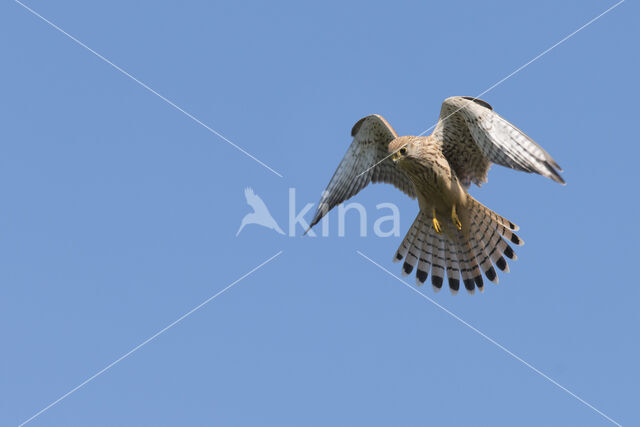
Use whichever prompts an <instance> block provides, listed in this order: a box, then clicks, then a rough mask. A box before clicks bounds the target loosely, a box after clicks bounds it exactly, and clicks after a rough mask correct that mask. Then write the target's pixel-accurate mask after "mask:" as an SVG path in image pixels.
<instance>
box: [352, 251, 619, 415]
mask: <svg viewBox="0 0 640 427" xmlns="http://www.w3.org/2000/svg"><path fill="white" fill-rule="evenodd" d="M356 252H357V253H358V255H360V256H361V257H363V258H365V259H366V260H367V261H369V262H371V263H372V264H374V265H375V266H377V267H378V268H379V269H381V270H382V271H384V272H385V273H387V274H388V275H390V276H392V277H393V278H395V279H396V280H398V281H399V282H400V283H402V284H403V285H405V286H406V287H407V288H409V289H411V290H412V291H414V292H415V293H417V294H418V295H420V296H421V297H423V298H424V299H426V300H427V301H429V302H430V303H431V304H433V305H435V306H436V307H438V308H439V309H441V310H442V311H444V312H445V313H447V314H448V315H449V316H451V317H453V318H454V319H456V320H457V321H458V322H460V323H462V324H463V325H465V326H466V327H468V328H469V329H471V330H472V331H473V332H475V333H477V334H478V335H480V336H481V337H482V338H484V339H486V340H487V341H489V342H490V343H491V344H493V345H495V346H496V347H498V348H499V349H500V350H502V351H504V352H505V353H507V354H508V355H509V356H511V357H513V358H514V359H516V360H517V361H519V362H520V363H522V364H523V365H525V366H526V367H528V368H529V369H531V370H532V371H534V372H535V373H537V374H538V375H540V376H541V377H543V378H544V379H546V380H548V381H549V382H551V383H552V384H554V385H555V386H557V387H558V388H560V389H562V390H564V391H566V392H567V393H568V394H570V395H571V396H573V397H574V398H576V399H577V400H579V401H580V402H582V403H583V404H584V405H586V406H588V407H589V408H591V409H593V410H594V411H595V412H597V413H598V414H600V415H602V416H603V417H604V418H606V419H607V420H609V421H611V422H612V423H613V424H615V425H617V426H619V427H622V426H621V424H620V423H618V422H617V421H615V420H613V419H612V418H610V417H609V416H608V415H606V414H605V413H604V412H602V411H600V410H599V409H598V408H596V407H595V406H593V405H591V404H590V403H589V402H587V401H585V400H584V399H582V398H581V397H580V396H578V395H577V394H575V393H573V392H572V391H571V390H569V389H568V388H566V387H564V386H563V385H562V384H560V383H559V382H557V381H556V380H554V379H553V378H551V377H549V376H548V375H546V374H545V373H544V372H542V371H540V370H539V369H537V368H536V367H535V366H533V365H531V364H530V363H529V362H527V361H526V360H524V359H522V358H521V357H519V356H518V355H516V354H515V353H513V352H512V351H511V350H509V349H508V348H506V347H505V346H503V345H502V344H500V343H499V342H497V341H496V340H494V339H493V338H491V337H489V336H487V335H486V334H484V333H483V332H482V331H480V330H479V329H477V328H476V327H474V326H472V325H471V324H469V323H467V322H465V321H464V320H462V319H461V318H460V317H459V316H457V315H456V314H454V313H453V312H451V311H449V310H448V309H446V308H445V307H443V306H442V305H440V304H438V303H437V302H436V301H435V300H433V299H432V298H429V297H428V296H427V295H425V294H424V293H422V292H420V291H419V290H418V289H416V288H415V287H414V286H411V285H410V284H409V283H407V282H405V281H404V280H402V279H401V278H400V277H398V276H396V275H395V274H393V273H392V272H390V271H389V270H387V269H386V268H384V267H383V266H381V265H380V264H378V263H377V262H375V261H374V260H372V259H371V258H369V257H368V256H366V255H365V254H363V253H362V252H360V251H356Z"/></svg>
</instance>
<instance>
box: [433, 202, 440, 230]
mask: <svg viewBox="0 0 640 427" xmlns="http://www.w3.org/2000/svg"><path fill="white" fill-rule="evenodd" d="M433 228H434V230H436V233H441V232H442V228H441V227H440V221H438V218H436V208H433Z"/></svg>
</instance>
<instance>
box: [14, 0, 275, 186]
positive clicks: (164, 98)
mask: <svg viewBox="0 0 640 427" xmlns="http://www.w3.org/2000/svg"><path fill="white" fill-rule="evenodd" d="M14 1H15V2H16V3H18V4H19V5H20V6H22V7H23V8H25V9H26V10H28V11H29V12H31V13H32V14H33V15H35V16H37V17H38V18H40V19H41V20H43V21H44V22H46V23H47V24H49V25H50V26H51V27H53V28H55V29H56V30H58V31H59V32H60V33H62V34H64V35H65V36H67V37H69V38H70V39H71V40H73V41H74V42H76V43H77V44H79V45H80V46H82V47H83V48H85V49H87V50H88V51H89V52H91V53H93V54H94V55H95V56H97V57H98V58H100V59H102V60H103V61H104V62H106V63H107V64H109V65H111V66H112V67H113V68H115V69H116V70H118V71H120V72H121V73H122V74H124V75H125V76H127V77H129V78H130V79H131V80H133V81H134V82H136V83H138V84H139V85H140V86H142V87H143V88H145V89H146V90H148V91H149V92H151V93H152V94H154V95H156V96H157V97H158V98H160V99H162V100H163V101H164V102H166V103H167V104H169V105H171V106H172V107H173V108H175V109H176V110H178V111H180V112H181V113H182V114H184V115H185V116H187V117H189V118H190V119H191V120H193V121H194V122H196V123H198V124H199V125H200V126H202V127H203V128H205V129H207V130H208V131H209V132H211V133H213V134H214V135H216V136H218V137H219V138H220V139H222V140H224V141H225V142H227V143H228V144H230V145H231V146H232V147H234V148H235V149H236V150H238V151H240V152H241V153H243V154H244V155H246V156H247V157H250V158H251V159H253V160H255V161H256V162H258V163H259V164H260V165H262V166H263V167H265V168H267V169H268V170H270V171H271V172H273V173H274V174H276V175H278V176H279V177H280V178H282V175H281V174H279V173H278V172H276V171H275V170H273V169H272V168H270V167H269V166H267V165H266V164H265V163H264V162H262V161H261V160H259V159H258V158H256V157H255V156H254V155H253V154H251V153H249V152H248V151H246V150H245V149H244V148H242V147H240V146H239V145H237V144H235V143H234V142H231V141H230V140H229V139H227V138H226V137H225V136H224V135H222V134H221V133H220V132H218V131H216V130H215V129H213V128H212V127H210V126H208V125H207V124H205V123H203V122H202V121H200V120H199V119H198V118H197V117H195V116H194V115H193V114H191V113H189V112H187V111H185V110H184V109H182V108H181V107H179V106H178V105H176V104H175V103H174V102H173V101H171V100H169V99H168V98H166V97H164V96H163V95H161V94H160V93H158V92H156V91H155V90H153V89H152V88H150V87H149V86H148V85H146V84H145V83H143V82H141V81H140V80H138V79H137V78H135V77H134V76H132V75H131V74H129V73H128V72H126V71H125V70H123V69H122V68H120V67H119V66H117V65H116V64H114V63H113V62H111V61H110V60H108V59H107V58H105V57H104V56H102V55H100V54H99V53H98V52H96V51H95V50H93V49H91V48H90V47H89V46H87V45H86V44H84V43H82V42H81V41H80V40H78V39H77V38H75V37H73V36H72V35H71V34H69V33H67V32H66V31H64V30H63V29H62V28H60V27H58V26H57V25H56V24H54V23H53V22H51V21H49V20H48V19H47V18H45V17H44V16H42V15H40V14H39V13H38V12H36V11H35V10H33V9H31V8H30V7H29V6H27V5H25V4H24V3H22V2H20V1H19V0H14Z"/></svg>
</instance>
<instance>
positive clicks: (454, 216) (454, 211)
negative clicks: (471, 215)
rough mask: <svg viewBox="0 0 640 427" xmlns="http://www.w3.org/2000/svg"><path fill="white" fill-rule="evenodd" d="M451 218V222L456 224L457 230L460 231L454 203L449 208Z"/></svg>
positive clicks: (460, 226)
mask: <svg viewBox="0 0 640 427" xmlns="http://www.w3.org/2000/svg"><path fill="white" fill-rule="evenodd" d="M451 220H452V221H453V224H454V225H455V226H456V228H457V229H458V231H462V223H461V222H460V218H458V214H457V213H456V205H453V209H452V210H451Z"/></svg>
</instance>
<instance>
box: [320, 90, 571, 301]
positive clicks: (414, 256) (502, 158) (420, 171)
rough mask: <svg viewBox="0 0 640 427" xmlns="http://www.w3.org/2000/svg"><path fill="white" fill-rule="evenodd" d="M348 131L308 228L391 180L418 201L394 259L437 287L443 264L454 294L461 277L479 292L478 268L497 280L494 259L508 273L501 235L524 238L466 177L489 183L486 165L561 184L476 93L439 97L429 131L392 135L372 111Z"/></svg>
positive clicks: (541, 154)
mask: <svg viewBox="0 0 640 427" xmlns="http://www.w3.org/2000/svg"><path fill="white" fill-rule="evenodd" d="M351 135H352V136H353V142H352V143H351V146H350V147H349V150H348V151H347V153H346V155H345V156H344V158H343V159H342V161H341V162H340V165H339V166H338V169H337V170H336V172H335V173H334V175H333V177H332V178H331V181H329V185H328V186H327V189H326V190H325V192H324V193H323V195H322V198H321V199H320V203H319V204H318V210H317V212H316V214H315V217H314V218H313V221H312V222H311V227H313V226H314V225H315V224H317V223H318V221H320V219H321V218H322V217H323V216H324V215H326V214H327V212H329V210H331V209H332V208H333V207H334V206H336V205H338V204H340V203H342V202H343V201H345V200H347V199H349V198H350V197H352V196H354V195H355V194H357V193H358V192H359V191H360V190H362V189H363V188H364V187H366V186H367V184H369V183H370V182H387V183H390V184H393V185H394V186H395V187H397V188H398V189H400V190H402V191H403V192H404V193H406V194H407V195H408V196H409V197H411V198H416V197H417V198H418V204H419V207H420V212H419V213H418V216H417V217H416V219H415V221H414V222H413V225H412V226H411V228H410V229H409V231H408V232H407V234H406V236H405V238H404V239H403V241H402V243H401V244H400V247H399V248H398V250H397V252H396V254H395V256H394V261H396V262H398V261H401V260H402V259H403V258H404V264H403V266H402V273H403V275H408V274H410V273H411V272H412V271H413V269H414V267H416V265H417V270H416V283H417V284H418V285H421V284H423V283H424V282H425V281H426V280H427V277H428V275H429V271H431V284H432V285H433V289H434V290H435V291H436V292H437V291H439V290H440V289H441V288H442V284H443V282H444V277H445V270H446V273H447V274H446V276H447V280H448V283H449V288H450V290H451V292H452V293H454V294H455V293H457V292H458V289H459V288H460V277H462V282H463V284H464V286H465V288H466V289H467V291H469V293H473V292H474V290H475V288H476V287H478V289H480V291H482V290H483V286H484V285H483V279H482V272H484V275H485V276H486V277H487V279H489V280H490V281H491V282H494V283H497V282H498V275H497V274H496V271H495V269H494V267H493V265H495V266H496V267H498V269H500V270H502V271H504V272H508V271H509V266H508V264H507V261H506V260H505V258H504V257H507V258H509V259H512V260H515V259H516V255H515V252H514V251H513V249H512V248H511V246H509V244H508V243H507V241H508V242H511V243H513V244H514V245H522V244H523V241H522V240H521V239H520V238H519V237H518V236H517V235H516V234H515V233H514V231H516V230H518V226H516V225H515V224H514V223H512V222H511V221H509V220H507V219H506V218H503V217H502V216H500V215H498V214H497V213H495V212H493V211H492V210H490V209H489V208H487V207H485V206H484V205H482V204H481V203H480V202H478V201H477V200H476V199H474V198H473V197H472V196H471V195H470V194H469V193H468V192H467V190H468V189H469V186H470V185H471V183H472V182H473V183H475V184H476V185H478V186H480V185H482V184H483V183H484V182H486V181H487V173H488V172H489V167H490V166H491V164H492V163H496V164H499V165H502V166H506V167H509V168H512V169H516V170H521V171H525V172H535V173H538V174H540V175H543V176H546V177H548V178H551V179H552V180H554V181H556V182H558V183H561V184H564V183H565V182H564V180H563V179H562V177H561V176H560V174H559V172H562V169H561V168H560V166H558V164H557V163H556V162H555V161H554V160H553V159H552V158H551V156H549V154H547V152H546V151H544V149H542V147H540V146H539V145H538V144H536V143H535V142H534V141H533V140H532V139H531V138H529V137H528V136H527V135H525V134H524V132H522V131H521V130H520V129H518V128H516V127H515V126H514V125H512V124H511V123H509V122H508V121H506V120H505V119H503V118H502V117H500V116H499V115H498V114H497V113H496V112H494V111H493V108H492V107H491V106H490V105H489V104H488V103H486V102H485V101H482V100H480V99H476V98H471V97H466V96H454V97H451V98H447V99H445V101H444V102H443V103H442V108H441V110H440V118H439V120H438V124H437V125H436V127H435V129H434V130H433V133H432V134H431V135H429V136H398V134H397V133H396V131H395V130H393V128H392V127H391V125H389V123H387V121H386V120H385V119H384V118H383V117H382V116H379V115H377V114H373V115H370V116H367V117H364V118H362V119H360V120H358V122H357V123H356V124H355V125H354V126H353V129H352V130H351ZM503 255H504V256H503ZM481 270H482V272H481Z"/></svg>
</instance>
